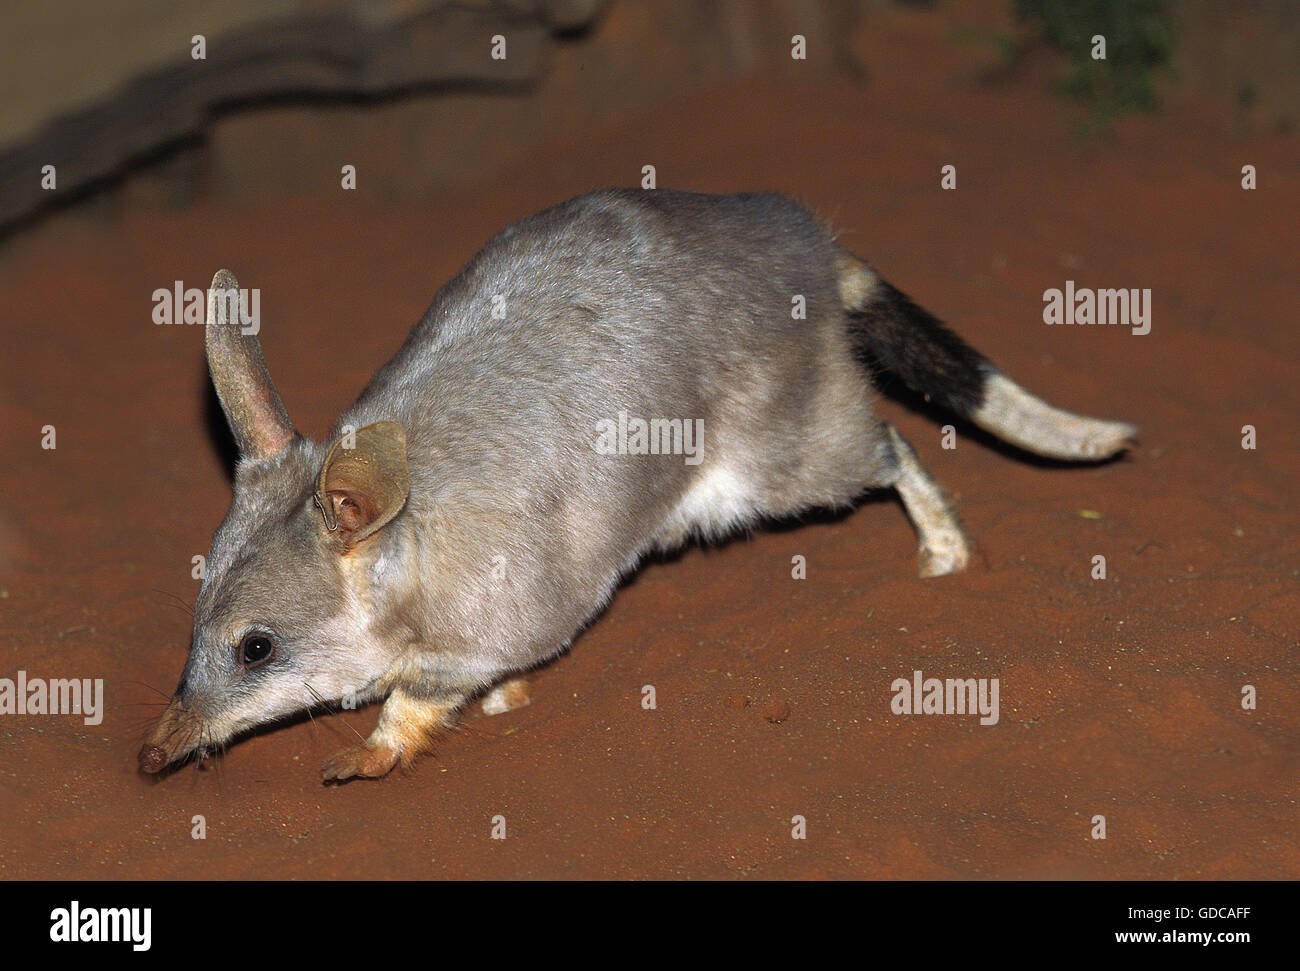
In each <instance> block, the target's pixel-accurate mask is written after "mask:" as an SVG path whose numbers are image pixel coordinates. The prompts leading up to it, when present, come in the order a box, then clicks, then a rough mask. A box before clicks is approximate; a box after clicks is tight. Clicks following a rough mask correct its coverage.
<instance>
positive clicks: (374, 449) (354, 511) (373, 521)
mask: <svg viewBox="0 0 1300 971" xmlns="http://www.w3.org/2000/svg"><path fill="white" fill-rule="evenodd" d="M352 435H353V441H352V447H351V448H345V447H344V446H345V444H346V443H347V441H348V437H349V436H344V437H343V438H340V439H339V440H338V441H337V442H335V443H334V447H333V448H331V449H330V453H329V455H328V457H326V459H325V465H324V466H322V467H321V470H320V480H319V482H318V483H317V486H316V504H317V505H318V506H320V510H321V512H322V513H323V514H324V516H325V526H326V527H327V528H328V529H329V530H330V532H334V531H335V530H337V531H338V533H339V535H340V536H341V537H342V538H343V541H344V542H345V543H347V545H348V546H355V545H356V544H357V543H360V542H361V541H362V540H363V539H365V538H366V537H367V536H370V535H372V534H373V533H376V532H378V531H379V530H380V529H381V528H383V527H384V526H386V525H387V524H388V523H389V522H390V521H391V520H392V518H393V517H394V516H396V515H397V514H398V513H399V512H401V510H402V506H403V505H405V504H406V496H407V493H409V492H410V489H411V473H410V470H409V469H408V468H407V465H406V429H404V428H403V427H402V426H401V425H399V424H398V423H397V422H395V421H377V422H375V423H374V424H373V425H367V426H366V427H365V428H359V429H357V430H356V431H355V432H354V433H352Z"/></svg>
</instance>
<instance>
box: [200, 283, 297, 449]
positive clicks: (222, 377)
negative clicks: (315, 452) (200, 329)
mask: <svg viewBox="0 0 1300 971" xmlns="http://www.w3.org/2000/svg"><path fill="white" fill-rule="evenodd" d="M240 300H241V297H240V293H239V282H238V281H237V280H236V279H235V275H234V274H233V273H231V272H230V271H229V270H218V271H217V274H216V276H214V277H213V278H212V286H211V287H210V288H209V289H208V322H207V326H206V328H205V329H206V332H207V338H206V343H207V348H208V371H209V372H210V373H211V374H212V383H213V384H214V385H215V386H216V389H217V397H218V398H220V399H221V409H222V410H223V411H224V412H225V413H226V420H227V421H228V422H230V430H231V432H233V433H234V436H235V444H237V445H238V446H239V455H240V458H252V459H265V458H271V457H272V456H274V455H278V454H279V453H280V452H282V451H283V450H284V448H285V446H287V445H288V444H289V443H290V442H291V441H293V437H294V436H295V435H296V434H297V432H296V431H294V427H293V424H292V422H290V421H289V415H288V413H287V412H286V411H285V410H284V402H282V401H281V400H280V395H279V393H278V392H277V391H276V390H275V385H274V384H272V383H271V375H270V373H269V372H268V371H267V370H266V358H264V357H263V356H262V345H261V344H260V343H258V340H257V335H256V333H245V329H246V328H245V326H244V322H243V321H242V320H241V319H240V318H241V316H242V314H241V312H240V311H239V307H240Z"/></svg>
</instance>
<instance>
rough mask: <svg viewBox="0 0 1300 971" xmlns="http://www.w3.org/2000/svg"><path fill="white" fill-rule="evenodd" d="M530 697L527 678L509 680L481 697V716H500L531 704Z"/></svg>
mask: <svg viewBox="0 0 1300 971" xmlns="http://www.w3.org/2000/svg"><path fill="white" fill-rule="evenodd" d="M532 701H533V699H532V695H531V694H530V693H529V690H528V679H527V678H511V679H510V680H509V681H502V682H501V683H500V684H499V685H497V686H496V687H495V688H493V689H492V690H491V691H489V692H488V693H487V694H486V695H484V696H483V704H482V707H483V714H485V715H501V714H504V713H506V712H507V711H514V710H515V709H516V708H524V707H526V706H528V705H530V704H532Z"/></svg>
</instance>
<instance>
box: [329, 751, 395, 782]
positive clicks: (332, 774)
mask: <svg viewBox="0 0 1300 971" xmlns="http://www.w3.org/2000/svg"><path fill="white" fill-rule="evenodd" d="M398 755H399V753H398V751H397V750H396V749H394V748H389V747H388V746H375V747H372V746H370V745H350V746H348V747H347V748H345V749H340V750H339V751H337V752H335V753H334V754H333V755H331V756H330V757H329V758H328V759H326V760H325V764H324V765H323V766H321V779H322V780H323V781H324V782H342V781H343V780H345V779H352V778H365V779H378V778H379V777H380V776H384V775H387V774H388V773H389V772H390V771H391V770H392V768H393V766H395V765H396V764H397V759H398Z"/></svg>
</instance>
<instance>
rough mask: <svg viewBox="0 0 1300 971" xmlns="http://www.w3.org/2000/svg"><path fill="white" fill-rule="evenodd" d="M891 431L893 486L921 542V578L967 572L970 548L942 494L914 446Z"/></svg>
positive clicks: (896, 430)
mask: <svg viewBox="0 0 1300 971" xmlns="http://www.w3.org/2000/svg"><path fill="white" fill-rule="evenodd" d="M888 431H889V440H890V442H891V443H892V444H893V446H894V455H895V457H896V458H897V461H898V471H897V478H896V479H895V480H894V483H893V485H894V488H895V489H896V490H897V491H898V495H899V498H901V499H902V500H903V508H904V509H906V510H907V515H908V518H909V519H911V520H912V525H913V526H914V527H915V528H916V532H917V535H918V537H919V538H920V541H921V545H920V549H919V550H918V552H917V559H918V560H919V562H920V569H919V572H920V574H921V576H923V577H941V576H946V575H948V574H949V573H957V572H958V571H960V570H964V569H966V565H967V564H968V563H969V562H970V547H969V546H968V545H967V543H966V534H965V533H963V532H962V529H961V526H960V525H958V523H957V517H955V516H954V515H953V514H952V510H951V509H950V508H949V507H948V500H947V499H945V498H944V495H943V491H942V490H941V489H940V488H939V485H938V483H936V482H935V481H934V480H933V479H931V478H930V476H929V475H927V474H926V471H925V469H923V468H921V463H920V462H919V461H918V460H917V458H916V453H915V452H914V451H912V446H911V445H908V444H907V441H906V439H904V438H903V436H902V435H900V434H899V433H898V429H896V428H895V427H894V426H893V425H889V426H888Z"/></svg>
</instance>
